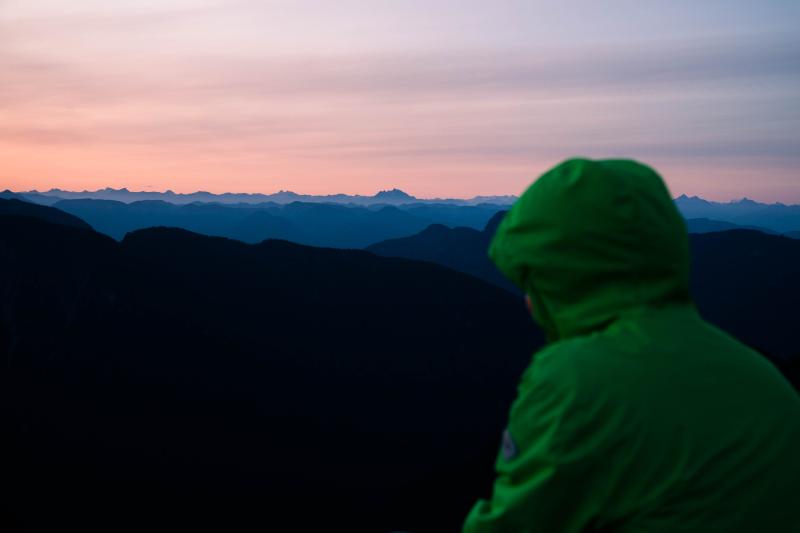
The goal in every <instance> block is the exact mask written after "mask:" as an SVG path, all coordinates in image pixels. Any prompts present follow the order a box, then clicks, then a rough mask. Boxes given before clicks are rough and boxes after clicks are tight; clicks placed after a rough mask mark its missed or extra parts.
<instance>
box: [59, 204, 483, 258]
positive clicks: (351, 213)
mask: <svg viewBox="0 0 800 533" xmlns="http://www.w3.org/2000/svg"><path fill="white" fill-rule="evenodd" d="M54 206H55V207H57V208H59V209H62V210H64V211H66V212H68V213H72V214H73V215H75V216H78V217H80V218H82V219H83V220H85V221H87V222H88V223H89V224H91V225H92V227H94V228H95V229H96V230H97V231H100V232H102V233H105V234H106V235H110V236H111V237H114V238H115V239H118V240H119V239H122V237H124V236H125V234H126V233H128V232H131V231H134V230H138V229H143V228H148V227H155V226H168V227H177V228H183V229H187V230H190V231H195V232H198V233H203V234H206V235H212V236H222V237H229V238H233V239H238V240H242V241H245V242H251V243H255V242H260V241H262V240H264V239H269V238H280V239H286V240H290V241H293V242H297V243H301V244H309V245H315V246H331V247H339V248H363V247H364V246H367V245H370V244H372V243H375V242H378V241H382V240H385V239H390V238H396V237H402V236H406V235H411V234H414V233H417V232H418V231H421V230H422V229H424V228H425V227H426V226H428V225H429V224H431V223H444V224H452V225H470V226H473V227H483V225H484V224H486V221H487V220H489V218H491V217H492V215H494V214H495V213H496V212H497V210H498V208H497V207H496V206H490V205H480V206H455V205H446V204H445V205H442V204H427V205H423V204H418V203H415V204H406V205H398V206H392V205H385V204H381V205H375V206H354V205H343V204H336V203H311V202H292V203H289V204H278V203H274V202H268V203H261V204H235V205H231V204H219V203H193V204H183V205H178V204H172V203H169V202H164V201H161V200H143V201H137V202H131V203H125V202H119V201H116V200H94V199H88V200H61V201H59V202H57V203H56V204H54Z"/></svg>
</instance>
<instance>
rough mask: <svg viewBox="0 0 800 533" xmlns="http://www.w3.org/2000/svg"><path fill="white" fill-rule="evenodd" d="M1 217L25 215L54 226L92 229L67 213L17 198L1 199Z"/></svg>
mask: <svg viewBox="0 0 800 533" xmlns="http://www.w3.org/2000/svg"><path fill="white" fill-rule="evenodd" d="M0 215H23V216H28V217H34V218H38V219H41V220H46V221H47V222H52V223H54V224H64V225H66V226H74V227H76V228H83V229H92V227H91V226H90V225H89V224H87V223H86V222H84V221H83V220H81V219H80V218H78V217H76V216H74V215H70V214H69V213H65V212H64V211H62V210H60V209H56V208H55V207H46V206H43V205H37V204H33V203H30V202H26V201H23V200H18V199H16V198H8V199H4V198H0Z"/></svg>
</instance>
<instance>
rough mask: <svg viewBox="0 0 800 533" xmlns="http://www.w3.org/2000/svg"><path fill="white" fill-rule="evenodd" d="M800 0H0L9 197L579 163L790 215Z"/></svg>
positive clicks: (472, 185)
mask: <svg viewBox="0 0 800 533" xmlns="http://www.w3.org/2000/svg"><path fill="white" fill-rule="evenodd" d="M798 5H800V4H793V3H790V2H777V1H776V2H759V3H753V2H739V1H730V2H708V3H703V7H702V8H700V7H699V6H698V5H697V3H696V2H684V1H677V2H661V3H659V2H654V3H652V4H650V3H648V7H646V8H645V7H643V6H642V3H640V2H633V1H622V0H618V1H616V2H611V3H608V4H606V3H603V6H602V7H600V6H599V5H596V4H594V3H591V4H588V3H582V4H580V5H579V3H578V2H571V1H565V2H558V3H554V2H532V1H521V0H520V1H505V2H501V1H498V2H480V1H478V0H460V1H454V0H430V1H427V2H422V1H405V2H401V1H397V2H389V1H366V0H342V1H340V2H326V1H323V0H317V1H312V0H294V1H291V2H289V1H254V0H230V1H179V0H172V1H165V0H162V1H154V0H137V1H133V0H117V1H115V2H106V1H101V0H84V1H82V2H79V3H75V2H67V1H57V0H5V1H1V2H0V72H1V73H2V74H1V75H2V79H0V117H1V118H2V120H0V160H2V162H3V164H2V166H0V189H5V188H10V189H12V190H29V189H39V190H43V189H45V190H46V189H50V188H53V187H57V188H62V189H71V190H81V189H97V188H103V187H107V186H109V187H115V188H119V187H127V188H129V189H131V190H165V189H172V190H174V191H178V192H191V191H195V190H207V191H211V192H224V191H234V192H265V193H269V192H274V191H277V190H279V189H289V190H294V191H296V192H302V193H316V194H324V193H336V192H345V193H357V194H373V193H374V192H376V191H378V190H380V189H387V188H392V187H399V188H401V189H403V190H405V191H407V192H409V193H412V194H414V195H416V196H419V197H470V196H474V195H481V194H517V193H519V192H521V190H523V189H524V187H525V186H526V185H527V184H528V183H529V182H530V180H532V179H533V178H534V177H536V176H537V175H538V174H540V173H541V172H542V171H543V170H545V169H546V168H547V167H549V166H551V165H553V164H554V163H556V162H558V161H559V160H561V159H563V158H565V157H569V156H573V155H584V156H590V157H620V156H627V157H635V158H638V159H641V160H643V161H645V162H647V163H650V164H651V165H653V166H654V167H656V168H657V169H658V170H659V171H660V172H661V173H662V175H664V177H665V178H666V179H667V182H668V184H669V186H670V188H671V189H672V192H673V193H674V194H675V195H676V196H677V195H678V194H682V193H686V194H690V195H693V194H698V195H701V196H704V197H706V198H709V199H717V200H729V199H735V198H741V197H743V196H748V197H750V198H754V199H757V200H762V201H782V202H785V203H800V38H798V36H797V32H796V31H794V30H793V28H794V25H795V24H796V22H797V21H798V20H800V8H798V7H797V6H798ZM76 6H78V7H76Z"/></svg>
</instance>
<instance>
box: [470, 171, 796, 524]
mask: <svg viewBox="0 0 800 533" xmlns="http://www.w3.org/2000/svg"><path fill="white" fill-rule="evenodd" d="M687 241H688V239H687V236H686V229H685V225H684V223H683V220H682V218H681V217H680V215H679V213H678V212H677V209H676V208H675V206H674V204H673V202H672V200H671V198H670V196H669V193H668V192H667V189H666V187H665V186H664V185H663V182H662V181H661V179H660V177H659V176H658V175H657V174H656V173H655V172H653V171H652V170H651V169H649V168H648V167H646V166H644V165H640V164H638V163H635V162H632V161H588V160H571V161H567V162H565V163H563V164H561V165H559V166H558V167H556V168H554V169H553V170H551V171H550V172H548V173H547V174H545V175H544V176H542V178H540V179H539V180H537V181H536V182H535V183H534V184H533V185H532V186H531V187H530V188H529V189H528V191H526V192H525V194H524V195H523V196H522V197H521V198H520V200H519V201H518V202H517V204H515V206H514V207H513V208H512V210H511V211H510V212H509V214H508V215H506V217H505V218H504V220H503V222H502V223H501V225H500V227H499V229H498V231H497V234H496V236H495V238H494V240H493V242H492V246H491V249H490V255H491V257H492V259H493V260H494V261H495V263H496V264H497V265H498V267H499V268H500V269H501V271H503V272H504V273H505V274H506V275H507V276H508V277H509V278H510V279H511V280H512V281H513V282H514V283H516V284H517V285H518V286H519V287H520V288H521V289H523V290H524V291H525V292H526V294H527V295H528V296H529V297H530V299H531V301H532V308H533V309H532V311H533V315H534V318H535V319H536V320H537V322H539V323H540V324H541V325H542V327H543V329H544V330H545V332H546V334H547V336H548V339H549V340H550V343H549V344H548V345H547V346H546V347H545V348H543V349H542V350H541V351H540V352H539V353H537V354H536V355H535V357H534V360H533V363H532V364H531V365H530V366H529V368H528V369H527V370H526V372H525V374H524V375H523V377H522V380H521V383H520V386H519V391H518V397H517V399H516V400H515V402H514V404H513V406H512V409H511V414H510V418H509V424H508V428H507V431H506V433H505V434H504V438H503V446H502V449H501V453H500V454H499V456H498V458H497V463H496V468H497V473H498V477H497V480H496V482H495V487H494V492H493V495H492V499H491V501H480V502H478V503H477V504H476V505H475V507H474V508H473V509H472V512H471V513H470V514H469V516H468V517H467V520H466V522H465V525H464V531H465V532H469V533H473V532H483V531H509V532H512V531H513V532H526V531H544V532H548V533H549V532H553V533H558V532H572V531H592V530H603V531H625V532H628V531H630V532H633V531H637V532H695V531H696V532H701V531H703V532H705V531H760V532H772V531H775V532H782V531H800V397H798V395H797V393H796V392H795V391H794V390H793V389H792V388H791V386H790V385H789V384H788V383H787V382H786V380H784V379H783V377H782V376H781V375H780V373H779V372H778V371H777V370H776V369H775V368H774V367H773V365H772V364H771V363H769V362H768V361H767V360H766V359H764V358H763V357H762V356H761V355H759V354H758V353H756V352H754V351H753V350H751V349H749V348H747V347H746V346H744V345H742V344H741V343H739V342H738V341H736V340H735V339H733V338H732V337H730V336H729V335H727V334H726V333H724V332H722V331H720V330H718V329H717V328H715V327H714V326H712V325H710V324H708V323H707V322H705V321H704V320H703V319H702V318H701V317H700V316H699V315H698V313H697V311H696V310H695V308H694V305H693V304H692V302H691V298H690V296H689V290H688V283H689V282H688V277H689V252H688V242H687ZM732 290H734V289H733V288H732Z"/></svg>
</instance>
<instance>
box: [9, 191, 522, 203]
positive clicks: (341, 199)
mask: <svg viewBox="0 0 800 533" xmlns="http://www.w3.org/2000/svg"><path fill="white" fill-rule="evenodd" d="M5 192H6V193H11V191H8V190H7V191H5ZM12 194H19V195H20V196H23V197H24V199H27V200H28V201H32V202H36V203H41V204H45V205H52V204H54V203H56V202H57V201H59V200H68V199H70V200H75V199H94V200H116V201H118V202H125V203H130V202H136V201H142V200H161V201H164V202H169V203H172V204H179V205H180V204H190V203H194V202H203V203H208V202H216V203H221V204H241V203H244V204H260V203H265V202H274V203H277V204H288V203H292V202H307V203H320V202H321V203H337V204H352V205H402V204H414V203H433V204H449V205H478V204H497V205H510V204H512V203H514V200H516V197H515V196H476V197H474V198H468V199H461V198H432V199H423V198H416V197H414V196H412V195H410V194H408V193H406V192H403V191H401V190H400V189H391V190H386V191H379V192H377V193H376V194H374V195H372V196H365V195H359V194H327V195H315V194H298V193H295V192H292V191H278V192H276V193H272V194H261V193H231V192H226V193H222V194H214V193H210V192H206V191H197V192H192V193H176V192H173V191H170V190H167V191H164V192H155V191H152V192H151V191H129V190H128V189H126V188H122V189H112V188H110V187H106V188H105V189H98V190H96V191H86V190H84V191H65V190H61V189H50V190H48V191H42V192H40V191H36V190H32V191H25V192H20V193H12Z"/></svg>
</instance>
